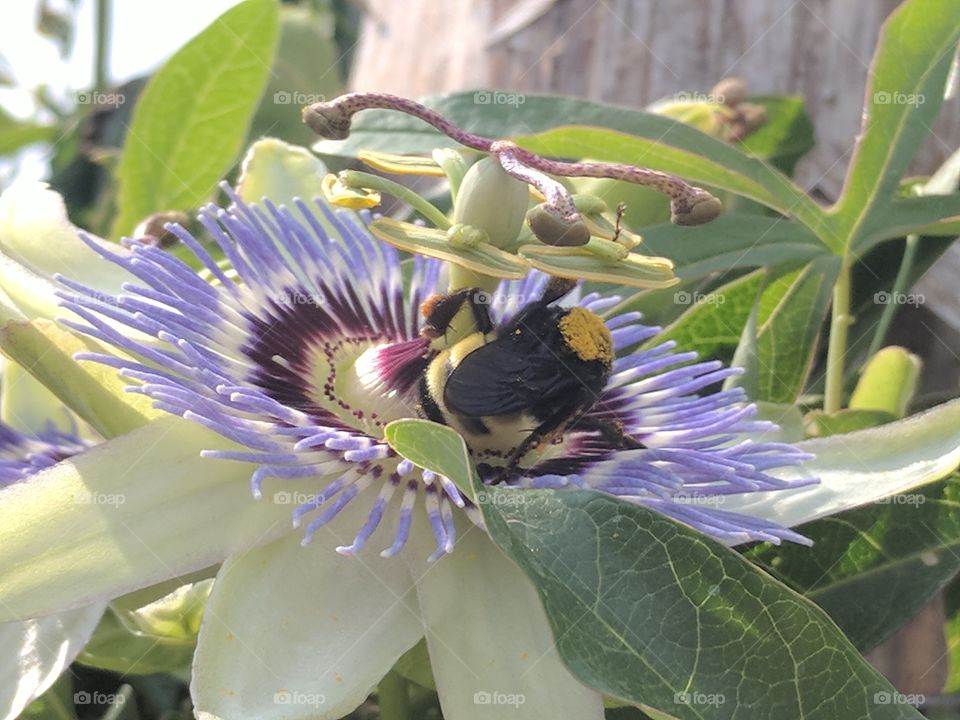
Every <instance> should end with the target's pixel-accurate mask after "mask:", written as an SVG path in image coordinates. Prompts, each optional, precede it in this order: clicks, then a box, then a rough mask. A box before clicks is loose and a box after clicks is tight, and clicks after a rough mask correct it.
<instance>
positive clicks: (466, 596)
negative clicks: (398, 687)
mask: <svg viewBox="0 0 960 720" xmlns="http://www.w3.org/2000/svg"><path fill="white" fill-rule="evenodd" d="M463 525H464V526H463V527H461V528H460V529H461V530H465V532H463V534H462V536H461V537H460V539H458V540H457V545H456V547H455V548H454V551H453V553H452V554H451V555H447V556H446V557H444V558H441V559H440V560H438V561H437V562H436V563H432V564H427V563H422V562H418V559H419V558H421V557H423V556H425V555H426V551H428V549H429V547H430V545H431V543H432V540H430V539H429V538H423V535H424V534H425V531H424V530H423V529H420V531H419V532H418V533H417V534H418V535H419V536H420V538H419V542H418V543H417V544H416V545H415V546H414V547H410V548H408V549H407V550H406V551H405V555H404V557H405V558H407V559H408V562H410V563H411V566H412V570H413V571H414V572H415V573H419V577H418V578H417V594H418V596H419V598H420V611H421V613H422V614H423V618H424V622H425V623H426V627H427V633H426V637H427V644H428V646H429V650H430V664H431V666H432V667H433V675H434V678H435V679H436V683H437V692H438V693H439V695H440V703H441V705H442V707H443V716H444V718H446V720H470V719H471V718H483V719H484V720H487V719H497V718H502V719H503V720H533V719H534V718H537V719H539V718H542V719H543V720H556V718H577V720H590V719H591V718H598V719H599V718H603V702H602V699H601V696H600V695H599V693H597V692H596V691H594V690H591V689H590V688H587V687H586V686H584V685H582V684H581V683H580V682H579V681H578V680H577V679H576V678H574V677H573V675H571V674H570V671H569V670H567V668H566V666H565V665H564V664H563V662H562V661H561V660H560V655H559V654H558V653H557V650H556V647H555V646H554V642H553V634H552V632H551V630H550V626H549V624H548V622H547V617H546V615H545V614H544V611H543V607H542V605H541V604H540V599H539V598H538V597H537V593H536V591H535V590H534V588H533V585H532V584H531V583H530V581H529V580H528V579H527V577H526V576H525V575H524V574H523V572H522V571H521V570H520V569H519V568H518V567H517V566H516V565H514V564H513V563H512V562H511V561H510V560H508V559H507V558H506V557H505V556H504V555H503V554H502V553H501V552H500V551H499V550H498V549H497V548H496V547H495V546H494V545H493V543H492V541H491V540H490V538H489V537H488V536H487V535H486V533H484V532H483V531H481V530H478V529H476V528H473V527H467V526H466V523H464V524H463ZM418 545H419V546H418Z"/></svg>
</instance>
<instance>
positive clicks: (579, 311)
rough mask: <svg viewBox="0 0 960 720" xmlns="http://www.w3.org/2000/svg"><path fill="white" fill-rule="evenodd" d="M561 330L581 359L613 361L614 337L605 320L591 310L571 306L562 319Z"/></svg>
mask: <svg viewBox="0 0 960 720" xmlns="http://www.w3.org/2000/svg"><path fill="white" fill-rule="evenodd" d="M560 332H561V334H562V335H563V339H564V340H565V341H566V343H567V345H568V346H569V347H570V349H571V350H573V352H575V353H576V354H577V357H579V358H580V359H581V360H602V361H603V362H606V363H611V362H613V337H612V336H611V335H610V331H609V330H608V329H607V326H606V325H604V324H603V320H601V319H600V318H599V317H597V316H596V315H594V314H593V313H592V312H590V311H589V310H586V309H584V308H580V307H575V308H571V309H570V312H568V313H567V314H566V315H565V316H564V317H563V318H562V319H561V320H560Z"/></svg>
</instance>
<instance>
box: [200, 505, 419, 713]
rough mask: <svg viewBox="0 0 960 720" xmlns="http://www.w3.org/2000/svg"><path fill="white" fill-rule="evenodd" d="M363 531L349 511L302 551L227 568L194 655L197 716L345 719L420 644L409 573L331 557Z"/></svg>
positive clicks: (289, 542)
mask: <svg viewBox="0 0 960 720" xmlns="http://www.w3.org/2000/svg"><path fill="white" fill-rule="evenodd" d="M344 514H346V511H345V513H344ZM362 522H363V518H362V516H361V515H359V514H358V513H357V512H356V511H355V512H353V513H351V515H350V516H348V517H345V518H338V519H337V520H336V521H335V522H334V523H333V524H332V525H331V526H330V527H331V528H332V530H331V531H330V532H325V531H323V530H321V531H320V532H319V533H318V534H317V536H316V537H315V539H314V541H313V542H312V543H311V544H310V545H308V546H307V547H301V545H300V542H299V537H291V538H285V539H283V540H279V541H277V542H275V543H273V544H271V545H267V546H265V547H261V548H257V549H256V550H253V551H251V552H249V553H247V554H245V555H242V556H240V557H237V558H234V559H232V560H230V561H228V562H227V563H225V564H224V566H223V568H222V569H221V571H220V574H219V575H218V576H217V579H216V581H215V583H214V589H213V593H212V594H211V596H210V600H209V603H208V604H207V608H206V611H205V614H204V619H203V626H202V628H201V630H200V638H199V642H198V644H197V652H196V655H195V656H194V668H193V683H192V687H191V693H192V695H193V701H194V705H195V707H196V708H197V713H198V717H200V718H207V717H217V718H222V719H223V720H246V719H247V718H258V720H297V719H301V718H302V719H303V720H306V719H307V718H311V719H312V720H321V719H322V718H340V717H343V716H344V715H347V714H348V713H350V712H352V711H353V710H354V709H355V708H356V707H357V706H359V705H360V704H361V703H362V702H363V701H364V700H365V699H366V697H367V695H368V694H369V693H370V691H371V689H372V688H373V686H374V685H376V684H377V683H378V682H379V681H380V679H381V678H382V677H383V676H384V675H385V674H386V673H387V671H388V670H390V668H391V667H392V666H393V664H394V663H395V662H396V661H397V659H398V658H399V657H400V656H401V655H402V654H403V653H404V652H406V651H407V650H409V649H410V648H411V647H413V646H414V645H415V644H416V643H417V642H419V640H420V638H421V637H423V632H422V624H421V621H420V618H419V615H418V612H417V606H416V593H415V591H414V589H413V583H412V581H411V579H410V574H409V573H408V571H407V568H406V565H405V564H404V563H403V562H401V561H399V560H397V559H383V558H381V557H379V556H378V555H377V554H376V553H375V552H370V553H362V554H361V556H360V557H344V556H342V555H339V554H337V553H336V552H335V551H334V547H335V546H336V545H339V544H344V540H346V539H347V538H348V537H352V533H354V532H356V530H357V528H358V527H359V526H360V524H361V523H362ZM338 523H339V526H338ZM339 529H342V532H340V531H339ZM331 532H336V533H337V535H338V537H334V536H333V535H331Z"/></svg>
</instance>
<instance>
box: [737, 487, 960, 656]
mask: <svg viewBox="0 0 960 720" xmlns="http://www.w3.org/2000/svg"><path fill="white" fill-rule="evenodd" d="M798 531H799V532H801V533H802V534H804V535H806V536H807V537H810V538H813V539H814V541H815V542H814V545H813V547H812V548H804V547H798V546H795V545H783V546H781V547H778V548H777V547H767V546H760V547H757V548H754V549H753V550H751V551H750V552H748V553H747V557H748V558H750V559H751V560H753V561H754V562H756V563H758V564H760V565H761V566H762V567H763V568H765V569H766V570H767V571H769V572H771V573H772V574H773V575H774V576H776V577H778V578H779V579H781V580H783V581H784V582H786V583H787V584H788V585H790V586H791V587H793V588H794V589H795V590H797V591H798V592H801V593H803V594H804V595H806V596H807V597H808V598H810V599H811V600H813V601H814V602H816V603H817V604H818V605H820V606H821V607H822V608H823V609H824V610H826V611H827V613H828V614H829V615H830V617H832V618H833V619H834V620H835V621H836V623H837V624H838V625H839V626H840V629H841V630H843V631H844V633H845V634H846V635H847V637H848V638H849V639H850V641H851V642H852V643H853V644H854V645H856V646H857V648H859V649H860V650H861V651H864V652H865V651H867V650H870V649H871V648H873V647H876V646H877V645H879V644H880V643H881V642H883V641H884V640H885V639H886V638H887V637H889V636H890V635H891V634H892V633H893V632H894V631H895V630H896V629H897V628H899V627H900V626H901V625H902V624H903V623H905V622H906V621H907V620H909V619H910V618H911V617H912V616H913V615H914V614H915V613H916V612H917V611H918V610H919V609H920V608H922V607H923V606H924V605H926V604H927V602H929V601H930V599H931V598H932V597H933V596H934V595H935V594H936V593H937V592H939V591H940V589H941V588H942V587H943V586H944V585H945V584H946V583H947V582H948V581H949V580H950V579H951V578H952V577H953V576H954V575H956V574H957V572H960V475H957V474H954V475H952V476H950V478H948V479H947V480H945V481H943V482H939V483H936V484H935V485H928V486H927V487H924V488H920V489H918V490H915V491H912V492H911V493H909V494H904V495H894V496H893V497H891V498H888V499H886V500H884V501H882V502H880V503H877V504H873V505H867V506H865V507H862V508H857V509H855V510H850V511H848V512H845V513H841V514H840V515H836V516H834V517H829V518H824V519H822V520H817V521H816V522H812V523H808V524H806V525H801V526H800V527H799V528H798Z"/></svg>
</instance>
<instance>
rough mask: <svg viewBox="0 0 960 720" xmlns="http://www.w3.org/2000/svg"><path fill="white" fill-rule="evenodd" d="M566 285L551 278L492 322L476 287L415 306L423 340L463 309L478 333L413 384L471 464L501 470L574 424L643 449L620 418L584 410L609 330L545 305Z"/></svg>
mask: <svg viewBox="0 0 960 720" xmlns="http://www.w3.org/2000/svg"><path fill="white" fill-rule="evenodd" d="M573 286H574V283H573V282H572V281H568V280H563V279H560V278H552V279H551V280H550V282H549V283H548V284H547V287H546V289H545V290H544V293H543V295H542V296H541V297H540V299H538V300H535V301H534V302H531V303H529V304H528V305H526V306H525V307H524V308H523V309H522V310H521V311H520V312H519V313H517V315H516V316H515V317H514V318H513V319H511V320H510V321H508V322H507V323H505V324H504V325H502V326H500V327H498V328H494V326H493V323H492V321H491V319H490V315H489V311H488V305H487V304H486V303H484V302H482V301H483V299H484V293H482V291H480V290H479V289H477V288H468V289H464V290H460V291H458V292H456V293H452V294H450V295H435V296H433V297H431V298H429V299H428V300H427V301H426V302H425V303H424V304H423V306H422V308H421V311H422V313H423V315H424V317H425V320H426V323H425V326H424V328H423V330H422V333H423V334H424V335H426V336H427V337H430V338H431V339H437V338H440V337H444V336H445V335H446V334H447V332H448V330H449V328H450V326H451V323H452V322H453V320H454V318H455V317H457V316H458V315H460V317H463V315H462V314H461V311H463V310H464V308H465V307H466V308H468V309H469V312H470V313H471V314H472V320H473V322H474V324H475V326H476V331H475V332H473V333H471V334H469V335H467V336H466V337H464V338H462V339H460V340H459V341H457V342H455V343H454V344H452V345H451V346H450V347H448V348H446V349H444V350H441V351H440V352H438V353H437V354H436V356H434V357H433V359H432V360H431V361H430V363H429V365H428V366H427V369H426V371H425V372H424V374H423V376H422V377H421V379H420V384H419V403H418V410H419V412H420V415H421V416H422V417H424V418H426V419H428V420H433V421H434V422H439V423H443V424H445V425H449V426H450V427H452V428H454V429H455V430H457V431H458V432H459V433H460V434H461V435H462V436H463V438H464V440H466V442H467V446H468V447H469V448H470V451H471V454H472V455H473V456H474V459H475V460H476V461H477V462H478V463H480V462H483V463H487V464H489V465H492V466H501V478H502V477H506V476H508V475H509V474H510V472H511V471H513V470H514V469H515V468H516V467H517V466H518V465H519V463H520V461H521V460H522V459H523V458H524V456H525V455H527V453H529V452H530V451H531V450H533V449H535V448H537V447H539V446H541V445H546V444H548V443H550V442H554V441H558V440H559V439H561V438H562V436H563V434H564V432H566V431H567V430H569V429H571V428H572V427H573V426H574V425H575V426H576V427H577V429H578V430H592V431H596V432H598V433H600V434H601V435H602V436H603V437H604V438H605V439H606V440H608V441H609V442H611V443H612V444H613V445H614V446H615V447H619V448H642V447H644V446H643V445H642V444H641V443H639V442H637V441H636V440H634V439H633V438H630V437H629V436H627V435H624V433H623V431H622V428H621V427H620V426H619V425H618V424H616V423H614V422H609V421H603V420H600V419H597V418H592V417H589V418H588V417H584V416H585V415H586V413H588V412H589V411H590V410H591V409H592V408H593V407H594V406H595V405H596V403H597V401H598V399H599V397H600V394H601V392H602V390H603V388H604V386H605V385H606V383H607V379H608V378H609V377H610V370H611V368H612V366H613V359H614V354H613V338H612V337H611V335H610V331H609V330H608V329H607V327H606V325H604V323H603V321H602V320H601V319H600V318H599V317H598V316H597V315H595V314H594V313H592V312H590V311H589V310H586V309H585V308H581V307H572V308H564V307H558V306H555V305H553V304H552V303H554V302H555V301H557V300H559V299H560V298H561V297H563V296H564V295H566V294H567V293H568V292H569V291H570V290H571V289H572V288H573ZM467 317H470V316H469V315H468V316H467Z"/></svg>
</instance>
